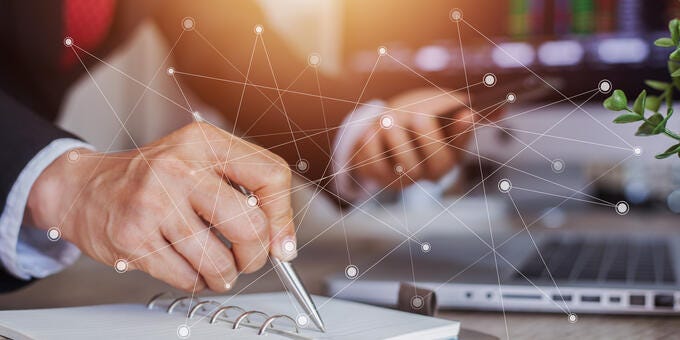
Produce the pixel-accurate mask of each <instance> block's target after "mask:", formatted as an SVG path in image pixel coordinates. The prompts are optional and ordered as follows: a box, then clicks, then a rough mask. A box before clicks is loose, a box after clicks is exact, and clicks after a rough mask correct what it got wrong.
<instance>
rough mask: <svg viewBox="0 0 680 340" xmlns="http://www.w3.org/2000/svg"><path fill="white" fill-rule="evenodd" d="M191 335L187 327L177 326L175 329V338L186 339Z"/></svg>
mask: <svg viewBox="0 0 680 340" xmlns="http://www.w3.org/2000/svg"><path fill="white" fill-rule="evenodd" d="M189 335H191V330H190V329H189V326H187V325H179V327H177V337H179V338H180V339H186V338H188V337H189Z"/></svg>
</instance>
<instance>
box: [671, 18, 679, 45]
mask: <svg viewBox="0 0 680 340" xmlns="http://www.w3.org/2000/svg"><path fill="white" fill-rule="evenodd" d="M679 24H680V22H678V19H673V20H671V21H670V22H669V23H668V31H669V32H670V33H671V40H673V45H677V44H678V41H679V40H680V34H679V32H678V25H679Z"/></svg>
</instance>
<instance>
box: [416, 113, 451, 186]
mask: <svg viewBox="0 0 680 340" xmlns="http://www.w3.org/2000/svg"><path fill="white" fill-rule="evenodd" d="M412 128H413V130H414V131H415V134H416V135H417V139H416V144H417V145H418V148H419V149H420V154H421V155H422V156H423V160H424V167H425V169H427V171H425V177H426V178H428V179H431V180H436V179H438V178H439V177H441V176H443V175H444V174H446V173H447V172H448V171H449V170H450V169H451V167H453V165H454V152H453V150H452V149H451V148H450V147H448V146H447V144H446V139H445V136H444V132H443V131H442V128H441V127H440V126H439V125H438V124H437V120H436V119H435V118H434V117H430V116H425V115H417V116H415V117H414V120H413V126H412Z"/></svg>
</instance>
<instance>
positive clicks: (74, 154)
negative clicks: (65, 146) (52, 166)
mask: <svg viewBox="0 0 680 340" xmlns="http://www.w3.org/2000/svg"><path fill="white" fill-rule="evenodd" d="M66 157H67V158H68V161H69V162H71V163H73V162H77V161H78V160H79V159H80V152H78V150H71V151H69V152H68V154H67V155H66Z"/></svg>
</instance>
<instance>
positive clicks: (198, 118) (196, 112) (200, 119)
mask: <svg viewBox="0 0 680 340" xmlns="http://www.w3.org/2000/svg"><path fill="white" fill-rule="evenodd" d="M191 115H192V116H194V120H195V121H197V122H202V121H203V117H202V116H201V113H200V112H198V111H194V112H192V113H191Z"/></svg>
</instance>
